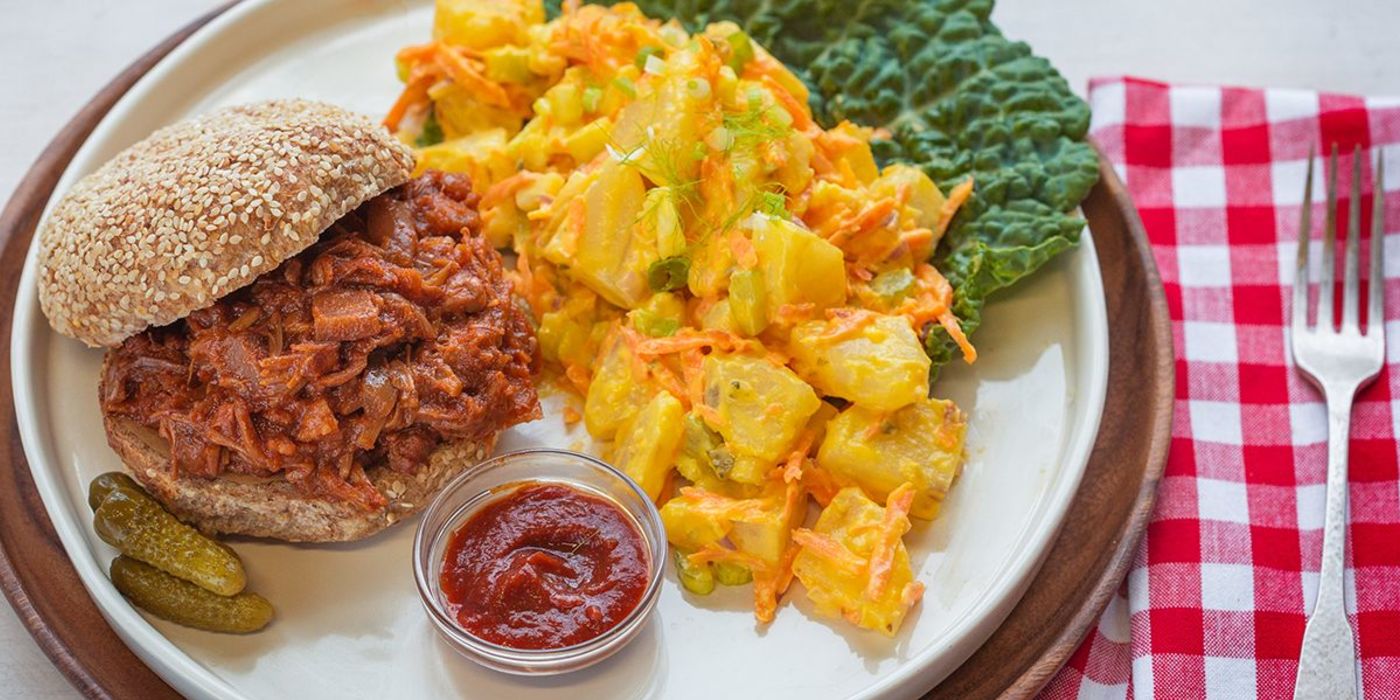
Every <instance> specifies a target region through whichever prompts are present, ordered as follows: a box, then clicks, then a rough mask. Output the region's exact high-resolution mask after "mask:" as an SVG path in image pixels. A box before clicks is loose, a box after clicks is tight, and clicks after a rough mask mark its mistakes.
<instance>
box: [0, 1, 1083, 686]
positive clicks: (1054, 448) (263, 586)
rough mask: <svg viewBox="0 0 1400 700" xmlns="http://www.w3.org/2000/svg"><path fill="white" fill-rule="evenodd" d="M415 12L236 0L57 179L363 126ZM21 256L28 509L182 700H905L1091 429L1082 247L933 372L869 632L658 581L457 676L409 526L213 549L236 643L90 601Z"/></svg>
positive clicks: (62, 414)
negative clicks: (543, 656) (250, 115)
mask: <svg viewBox="0 0 1400 700" xmlns="http://www.w3.org/2000/svg"><path fill="white" fill-rule="evenodd" d="M431 11H432V8H431V3H430V2H428V1H427V0H418V1H415V2H405V1H403V0H353V1H351V2H345V1H344V0H253V1H250V2H244V3H243V4H241V5H239V6H237V7H235V8H234V9H233V10H230V11H229V12H228V13H226V14H225V15H223V16H221V17H219V18H218V19H217V20H215V21H214V22H212V23H210V24H209V25H208V26H207V27H205V28H203V29H202V30H200V31H199V32H198V33H197V34H195V35H194V36H193V37H191V38H190V39H189V40H188V41H186V42H185V43H184V44H183V45H182V46H180V47H179V48H177V49H176V50H175V51H174V52H173V53H171V54H170V55H169V56H168V57H167V58H166V59H165V60H164V61H162V62H161V63H160V64H159V65H158V66H157V67H156V68H155V69H154V70H152V71H151V72H150V73H149V74H147V75H146V76H145V77H144V78H143V79H142V80H141V81H140V82H139V83H137V84H136V86H135V87H134V88H133V89H132V90H131V91H130V92H129V93H127V95H126V96H125V97H124V98H122V100H121V101H120V102H118V103H117V105H116V107H115V108H114V109H112V111H111V113H110V114H108V115H107V117H106V119H104V120H103V121H102V123H101V124H100V125H99V126H98V127H97V129H96V130H95V131H94V132H93V134H92V136H91V138H90V139H89V140H88V142H87V144H86V145H85V146H84V147H83V148H82V150H81V151H79V153H78V155H77V157H76V158H75V159H74V160H73V162H72V164H71V165H70V166H69V168H68V171H67V173H66V174H65V175H64V178H63V180H62V181H61V182H60V183H59V185H58V188H57V191H58V192H59V193H62V192H64V191H66V190H67V189H68V188H69V187H70V186H72V184H73V183H74V182H75V180H76V179H77V178H78V177H81V176H82V175H83V174H85V173H87V172H90V171H91V170H93V169H94V168H95V167H97V166H98V165H100V164H101V163H102V162H104V161H105V160H107V159H108V158H110V157H111V156H112V155H114V154H115V153H116V152H117V151H118V150H120V149H121V148H123V147H125V146H127V145H129V144H130V143H132V142H134V141H136V140H138V139H140V138H142V137H144V136H146V135H147V134H148V133H150V132H151V131H152V130H154V129H156V128H157V127H160V126H162V125H165V124H167V123H169V122H172V121H175V120H177V119H179V118H182V117H184V116H186V115H190V114H194V113H199V112H202V111H205V110H208V109H210V108H213V107H216V106H220V105H225V104H232V103H238V102H245V101H251V100H255V99H261V98H269V97H293V96H300V97H309V98H318V99H323V100H327V101H331V102H335V103H339V104H341V105H344V106H347V107H350V108H353V109H357V110H360V111H363V112H366V113H369V114H381V113H382V112H383V111H384V110H385V109H386V108H387V107H388V105H389V104H390V103H391V102H392V100H393V98H394V97H395V95H396V94H397V92H398V83H397V81H396V80H395V77H394V70H393V60H392V58H393V55H394V53H395V51H396V50H397V49H398V48H399V47H401V46H404V45H407V44H411V43H419V42H422V41H424V40H426V39H427V37H428V36H429V26H430V21H431ZM33 252H34V251H33V250H31V251H30V256H29V260H28V262H27V264H26V266H25V269H24V279H23V281H22V283H21V285H20V292H19V296H18V298H17V300H16V309H15V327H14V335H13V338H12V348H11V352H12V358H13V363H12V366H13V372H14V387H15V397H14V398H15V408H16V412H17V414H18V416H19V423H20V429H21V432H22V436H23V440H24V447H25V453H26V456H27V457H28V460H29V464H30V468H31V470H32V471H33V474H34V481H35V483H36V484H37V486H38V489H39V492H40V493H41V494H42V497H43V500H44V505H45V507H46V508H47V509H48V513H49V517H50V519H51V520H52V521H53V524H54V527H55V528H56V529H57V531H58V534H59V536H60V538H61V539H62V541H63V545H64V547H65V548H66V549H67V552H68V556H69V557H70V558H71V559H72V560H73V563H74V565H75V566H76V567H77V570H78V573H79V575H80V576H81V577H82V580H83V582H84V584H86V586H87V588H88V591H89V592H90V593H91V594H92V597H93V599H94V600H96V601H97V604H98V606H99V608H101V610H102V612H103V614H104V615H105V616H106V617H107V620H108V621H109V622H110V623H111V624H112V626H113V627H114V628H115V629H116V631H117V633H118V634H119V635H120V636H121V637H122V638H123V639H124V640H126V642H127V644H129V645H130V646H131V648H132V650H134V651H135V652H136V654H137V655H138V656H139V657H141V659H142V660H144V661H145V662H146V663H148V664H149V665H150V666H151V667H152V668H153V669H155V671H156V673H158V674H159V675H160V676H161V677H162V678H164V679H165V680H166V681H167V682H168V683H170V684H171V685H172V686H174V687H175V688H176V689H177V690H179V691H180V692H181V693H184V694H186V695H189V696H192V697H197V698H206V697H207V698H244V697H293V696H294V697H298V698H302V699H303V700H311V699H312V698H322V697H324V698H344V697H365V696H369V697H374V696H379V697H445V696H469V697H503V696H507V695H509V696H510V697H522V698H524V697H536V696H541V697H542V696H551V695H552V696H557V695H560V694H563V693H565V692H567V693H568V695H569V696H570V697H571V698H573V699H575V700H583V699H584V698H592V697H600V698H623V697H641V696H664V697H667V698H682V697H695V698H705V699H706V700H713V699H714V698H727V697H749V696H753V697H765V698H785V697H793V698H796V697H801V698H804V700H811V699H814V698H825V697H847V696H877V695H878V696H882V697H905V696H913V695H917V694H919V693H922V692H924V691H926V690H927V689H928V688H930V687H932V686H933V685H934V684H935V683H937V682H938V681H939V680H941V679H942V678H943V677H944V676H946V675H947V674H948V673H950V672H951V671H952V670H953V669H955V668H956V667H957V666H958V664H960V663H961V662H962V661H963V660H964V659H966V658H967V657H968V656H969V655H970V654H971V653H972V652H973V651H974V650H975V649H976V648H977V647H978V646H979V645H980V644H981V643H982V642H983V641H984V640H985V639H986V638H987V637H988V636H989V635H990V634H991V633H992V631H994V630H995V629H996V627H997V625H998V624H1000V622H1001V621H1002V620H1003V619H1004V618H1005V616H1006V615H1007V613H1009V612H1010V610H1011V608H1012V607H1013V606H1014V605H1015V603H1016V601H1017V600H1018V599H1019V598H1020V596H1021V593H1022V592H1023V591H1024V588H1025V586H1026V585H1027V583H1028V582H1029V580H1030V578H1031V577H1032V575H1033V574H1034V573H1035V571H1036V569H1037V568H1038V566H1039V563H1040V559H1041V556H1042V554H1043V553H1044V551H1045V550H1046V549H1047V548H1048V546H1049V544H1050V543H1051V542H1052V540H1053V538H1054V535H1055V532H1056V530H1057V529H1058V526H1059V523H1060V520H1061V518H1062V516H1063V515H1064V512H1065V509H1066V508H1067V507H1068V504H1069V502H1070V499H1071V497H1072V496H1073V495H1074V493H1075V491H1076V489H1077V487H1078V483H1079V478H1080V475H1081V474H1082V473H1083V469H1084V465H1085V463H1086V461H1087V459H1088V455H1089V451H1090V448H1091V447H1092V445H1093V441H1094V437H1095V434H1096V432H1097V426H1098V421H1099V413H1100V411H1101V409H1102V406H1103V399H1104V388H1105V381H1106V375H1107V367H1108V346H1107V333H1108V331H1107V319H1106V316H1105V312H1104V305H1103V290H1102V288H1101V285H1100V280H1099V271H1098V262H1097V259H1096V258H1095V255H1094V248H1093V244H1092V241H1090V239H1089V237H1088V236H1085V237H1084V239H1083V243H1082V244H1081V246H1080V247H1079V248H1078V249H1077V250H1075V251H1073V252H1071V253H1069V254H1067V255H1064V256H1061V257H1060V258H1059V259H1057V260H1055V261H1054V262H1053V263H1051V264H1050V265H1049V266H1047V268H1046V269H1045V270H1044V271H1043V272H1042V273H1040V274H1038V275H1036V276H1035V277H1034V279H1032V280H1030V281H1028V282H1027V283H1025V284H1022V285H1021V286H1019V287H1017V288H1016V289H1015V291H1014V292H1012V293H1011V294H1008V295H1006V296H1003V297H1002V298H1000V299H998V300H997V301H996V303H994V304H992V305H991V306H990V307H989V308H988V310H987V314H986V322H985V325H984V326H983V328H982V330H981V331H980V332H979V333H978V335H977V338H976V340H977V345H978V348H979V349H980V351H981V359H980V360H979V361H978V363H977V364H976V366H975V368H974V367H964V366H955V367H952V368H950V369H948V370H947V371H946V372H945V375H944V378H943V379H942V380H941V381H940V383H939V384H938V385H937V388H936V393H937V394H939V395H940V396H943V397H947V398H952V399H954V400H956V401H957V402H958V404H959V405H960V406H961V407H962V408H963V409H964V410H966V411H967V412H968V413H969V414H970V417H971V418H970V425H971V428H970V430H969V434H968V457H969V458H968V462H967V466H966V469H965V471H964V473H963V476H962V478H961V480H960V481H959V483H958V485H957V486H956V488H955V489H954V490H953V493H952V496H951V497H950V498H949V500H948V503H947V507H946V508H945V510H944V513H943V515H942V516H941V517H940V518H939V519H938V520H937V521H936V522H934V523H932V524H918V525H916V527H915V529H914V531H913V532H912V533H911V534H910V535H909V537H908V543H909V546H910V553H911V556H912V559H913V562H914V566H915V568H916V570H917V571H918V572H919V573H918V575H919V578H920V579H922V580H923V581H925V582H926V583H927V584H928V592H927V594H926V595H925V597H924V601H923V603H922V604H921V605H920V606H919V607H918V608H917V609H916V610H915V612H914V613H913V614H912V615H911V617H910V618H909V619H908V620H907V621H906V622H905V624H904V627H903V629H902V630H901V631H900V633H899V635H898V636H896V637H895V638H893V639H887V638H885V637H882V636H879V635H877V634H874V633H869V632H861V631H859V630H857V629H855V628H853V627H851V626H850V625H848V624H845V623H843V622H834V623H833V622H830V621H826V620H824V619H822V618H818V617H816V616H815V615H814V614H813V612H812V610H811V608H810V606H809V605H808V604H807V603H806V600H805V598H806V596H805V595H804V594H803V592H802V591H801V590H800V584H794V588H795V589H796V590H793V591H791V592H790V593H789V595H788V596H787V597H786V602H785V604H784V605H783V606H782V607H781V608H780V610H779V613H778V616H777V620H776V621H774V622H773V623H772V624H771V625H769V626H768V627H767V628H760V627H757V626H756V625H755V624H754V621H753V617H752V613H751V612H750V602H749V596H750V591H749V589H748V588H747V587H743V588H735V589H721V591H720V592H717V593H716V594H714V595H712V596H709V597H707V598H694V597H689V596H687V595H685V594H683V593H682V591H681V589H680V588H679V587H678V586H677V585H676V584H675V582H674V575H673V574H671V575H670V576H669V578H670V579H671V581H670V582H669V583H668V584H667V585H666V586H665V589H664V591H663V593H662V596H661V600H660V602H659V605H658V607H657V610H656V616H655V617H654V618H653V620H652V621H651V623H650V624H649V625H648V628H647V629H646V630H645V631H644V633H643V634H642V635H641V636H640V638H638V639H637V640H636V641H635V643H633V644H632V645H631V646H630V647H628V648H627V649H626V650H625V651H623V652H622V653H621V654H619V655H618V656H616V657H614V658H613V659H610V660H609V661H608V662H605V663H604V664H601V665H599V666H596V667H594V668H592V669H589V670H587V671H583V672H580V673H576V674H571V675H566V676H561V677H554V678H548V679H521V678H515V677H509V676H504V675H500V674H496V673H493V672H490V671H487V670H484V669H481V668H478V667H476V666H475V665H473V664H471V663H470V662H468V661H466V660H465V659H462V658H460V657H458V656H456V655H455V654H454V653H453V652H452V651H451V650H449V649H448V648H447V647H446V645H444V644H443V643H441V642H440V641H439V640H438V639H437V638H436V636H435V634H434V632H433V629H432V626H431V624H430V623H429V621H428V620H427V618H426V617H425V616H424V615H423V613H422V611H421V609H420V607H419V601H418V598H417V594H416V593H415V592H414V586H413V575H412V570H411V566H410V544H411V540H412V534H413V527H414V521H410V522H408V523H405V524H403V525H400V526H399V527H397V528H395V529H393V530H391V531H390V532H388V533H385V534H383V535H381V536H379V537H375V538H373V539H371V540H369V541H367V542H363V543H358V544H353V545H341V546H319V547H305V546H291V545H284V544H273V543H265V542H253V541H244V542H236V543H235V546H236V547H237V549H238V551H239V553H240V554H241V555H242V556H243V558H244V560H245V561H246V562H247V566H248V571H249V575H250V576H251V583H250V586H251V588H252V589H254V590H257V591H259V592H261V593H263V594H264V595H266V596H267V598H268V599H270V600H272V601H273V603H274V604H275V605H276V606H277V609H278V618H277V620H276V622H275V623H274V624H273V625H272V626H271V627H270V628H269V629H267V630H266V631H264V632H262V633H259V634H254V635H248V636H225V635H217V634H209V633H203V632H198V631H194V630H190V629H186V628H183V627H179V626H177V625H172V624H168V623H165V622H163V621H160V620H156V619H154V618H149V617H147V616H145V615H143V614H142V613H140V612H138V611H136V610H135V609H133V608H132V607H131V606H130V605H128V604H127V603H126V601H125V600H124V599H123V598H122V597H121V596H120V595H119V594H118V593H117V592H116V591H115V589H113V587H112V585H111V583H110V582H109V581H108V579H107V575H106V568H107V565H108V563H109V562H110V561H111V559H112V558H113V556H115V554H114V552H113V550H111V549H110V548H109V547H107V546H106V545H105V544H103V543H102V542H100V541H99V540H98V539H97V537H96V536H95V535H94V534H93V531H92V527H91V514H90V512H89V510H88V507H87V505H86V499H85V490H86V486H87V483H88V481H89V480H90V479H91V478H92V477H94V476H96V475H97V474H100V473H102V472H105V471H109V470H112V469H116V468H118V465H119V462H118V460H117V457H116V455H115V454H113V453H112V452H111V450H109V449H108V447H107V444H106V441H105V439H104V437H103V431H102V425H101V419H100V414H99V411H98V402H97V381H98V367H99V364H100V360H101V353H99V352H97V351H94V350H89V349H87V348H85V347H83V346H82V345H80V344H79V343H77V342H76V341H73V340H69V339H66V338H62V337H60V336H58V335H56V334H55V333H53V332H52V331H50V330H49V327H48V325H47V323H46V322H45V319H44V317H43V315H42V314H41V313H40V311H39V306H38V302H37V299H36V296H35V286H34V278H35V257H34V255H33ZM561 428H562V423H560V422H559V421H558V419H557V418H555V419H554V420H552V421H551V420H549V419H546V420H545V421H542V422H539V423H536V424H532V425H529V426H523V427H521V428H518V429H516V430H513V431H511V433H509V434H508V435H507V436H506V438H505V439H504V445H503V447H518V446H523V445H529V444H553V445H555V446H568V445H569V444H570V443H572V442H573V438H572V437H570V436H566V435H564V434H563V433H562V430H561Z"/></svg>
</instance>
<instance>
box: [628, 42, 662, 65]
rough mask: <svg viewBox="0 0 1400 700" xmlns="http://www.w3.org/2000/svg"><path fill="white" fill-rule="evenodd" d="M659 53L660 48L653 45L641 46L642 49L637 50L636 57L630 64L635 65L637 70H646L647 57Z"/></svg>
mask: <svg viewBox="0 0 1400 700" xmlns="http://www.w3.org/2000/svg"><path fill="white" fill-rule="evenodd" d="M660 53H661V49H659V48H657V47H655V46H643V47H642V50H641V51H638V52H637V57H636V58H634V59H632V64H633V65H635V66H636V67H637V68H638V70H646V67H647V59H649V58H651V57H652V56H657V55H659V54H660Z"/></svg>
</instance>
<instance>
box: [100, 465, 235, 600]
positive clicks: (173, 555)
mask: <svg viewBox="0 0 1400 700" xmlns="http://www.w3.org/2000/svg"><path fill="white" fill-rule="evenodd" d="M93 528H94V529H96V530H97V536H98V537H101V538H102V541H103V542H106V543H107V544H110V545H112V546H113V547H116V548H117V549H119V550H121V552H122V553H123V554H126V555H128V556H130V557H132V558H134V559H139V560H141V561H143V562H146V563H147V564H150V565H151V566H154V567H156V568H158V569H160V570H162V571H164V572H166V573H168V574H171V575H173V576H177V577H179V578H182V579H184V580H186V581H189V582H191V583H194V584H196V585H198V586H199V587H201V588H205V589H207V590H209V591H211V592H213V593H217V594H219V595H225V596H227V595H233V594H235V593H237V592H239V591H241V590H243V586H244V584H246V583H247V580H248V579H247V575H246V574H244V572H243V563H242V562H240V561H239V560H238V555H236V554H234V553H233V551H232V550H230V549H228V548H226V547H224V546H222V545H220V544H219V543H217V542H215V541H214V540H211V539H209V538H208V537H205V536H204V535H201V534H199V531H198V530H195V529H194V528H192V527H190V526H189V525H186V524H184V523H182V522H180V521H179V520H176V519H175V516H173V515H171V514H170V513H167V512H166V511H165V509H164V508H161V507H160V504H159V503H156V502H155V501H154V500H152V499H151V497H150V496H147V495H146V494H144V493H142V492H139V491H133V490H132V489H129V488H126V487H123V486H118V487H117V488H114V489H112V491H111V492H110V493H108V494H107V497H106V498H105V499H103V501H102V505H100V506H98V507H97V513H96V514H95V515H94V516H93Z"/></svg>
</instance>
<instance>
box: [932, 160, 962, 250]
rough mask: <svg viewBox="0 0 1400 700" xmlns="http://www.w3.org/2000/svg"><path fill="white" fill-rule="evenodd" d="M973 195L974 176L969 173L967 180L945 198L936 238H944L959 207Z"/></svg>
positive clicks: (939, 214)
mask: <svg viewBox="0 0 1400 700" xmlns="http://www.w3.org/2000/svg"><path fill="white" fill-rule="evenodd" d="M971 196H972V176H971V175H968V176H967V179H966V180H963V181H962V182H960V183H958V184H957V186H955V187H954V188H953V191H952V192H949V193H948V198H947V199H945V200H943V209H942V210H941V211H940V212H939V213H938V226H937V228H935V229H934V230H933V235H934V238H940V239H941V238H942V237H943V234H944V233H945V232H947V230H948V225H949V224H951V223H953V217H954V216H955V215H957V213H958V209H959V208H961V207H962V205H963V203H965V202H966V201H967V198H968V197H971Z"/></svg>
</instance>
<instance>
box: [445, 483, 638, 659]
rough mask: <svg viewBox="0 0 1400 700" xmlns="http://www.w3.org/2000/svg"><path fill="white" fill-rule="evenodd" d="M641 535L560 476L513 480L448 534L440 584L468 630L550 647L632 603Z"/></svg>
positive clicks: (601, 624) (573, 640)
mask: <svg viewBox="0 0 1400 700" xmlns="http://www.w3.org/2000/svg"><path fill="white" fill-rule="evenodd" d="M649 573H650V572H649V567H648V554H647V543H646V540H645V539H644V538H643V536H642V533H641V532H639V531H638V530H637V526H636V525H635V524H634V523H633V522H632V519H631V518H630V517H629V516H628V515H627V513H626V512H624V511H623V510H622V509H621V508H620V507H618V506H617V505H615V504H613V503H612V502H610V501H608V500H606V499H604V498H602V497H599V496H595V495H592V494H589V493H586V492H584V491H581V490H579V489H575V488H571V487H569V486H564V485H561V484H551V483H535V484H529V485H526V486H522V487H519V488H517V489H515V490H514V491H512V492H511V493H510V494H508V495H506V496H504V497H501V498H498V499H497V500H494V501H492V502H490V503H488V504H487V505H486V506H484V507H482V508H481V510H479V511H477V512H476V513H475V514H473V515H472V516H471V518H470V519H468V520H467V522H466V523H464V524H463V525H462V526H461V527H459V528H458V529H457V530H456V531H455V532H453V533H452V538H451V539H450V540H448V543H447V551H446V553H445V554H444V556H443V563H442V577H441V586H442V593H443V596H444V597H445V598H446V599H447V610H448V613H449V614H451V615H452V616H453V617H454V618H456V620H457V624H459V625H461V627H462V629H463V630H466V631H467V632H468V633H470V634H471V635H473V636H475V637H477V638H479V639H482V640H485V641H488V642H491V643H494V644H499V645H501V646H505V647H511V648H514V649H559V648H562V647H566V646H572V645H574V644H579V643H582V642H586V641H588V640H590V639H593V638H594V637H597V636H599V635H601V634H603V633H604V632H607V631H608V630H610V629H612V628H613V627H615V626H616V625H617V624H618V623H620V622H622V621H623V620H624V619H625V618H626V617H627V615H628V614H629V613H631V612H632V611H633V610H635V609H636V607H637V605H638V604H639V603H641V600H642V595H643V593H644V592H645V591H646V587H647V582H648V579H649V578H650V576H649Z"/></svg>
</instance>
